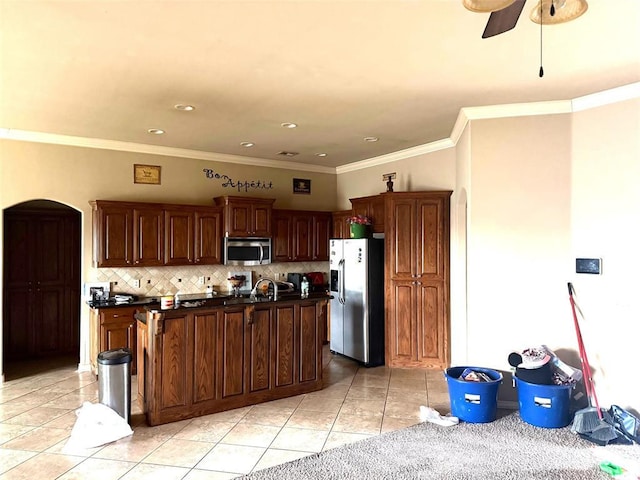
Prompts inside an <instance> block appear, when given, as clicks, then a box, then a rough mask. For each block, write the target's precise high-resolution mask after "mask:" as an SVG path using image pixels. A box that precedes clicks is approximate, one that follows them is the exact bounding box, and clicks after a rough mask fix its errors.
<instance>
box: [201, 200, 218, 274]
mask: <svg viewBox="0 0 640 480" xmlns="http://www.w3.org/2000/svg"><path fill="white" fill-rule="evenodd" d="M222 237H223V233H222V210H220V209H206V210H196V212H195V252H196V253H195V263H197V264H203V265H216V264H221V263H222Z"/></svg>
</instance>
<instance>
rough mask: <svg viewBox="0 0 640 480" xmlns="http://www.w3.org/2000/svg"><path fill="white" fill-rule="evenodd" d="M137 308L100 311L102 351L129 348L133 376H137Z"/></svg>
mask: <svg viewBox="0 0 640 480" xmlns="http://www.w3.org/2000/svg"><path fill="white" fill-rule="evenodd" d="M135 312H136V309H135V308H127V307H121V308H105V309H100V351H106V350H115V349H116V348H128V349H130V350H131V354H132V357H133V358H132V360H131V375H135V374H136V366H137V363H138V362H137V354H138V351H137V348H136V328H137V321H136V319H135V317H134V315H135Z"/></svg>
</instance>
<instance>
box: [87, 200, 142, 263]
mask: <svg viewBox="0 0 640 480" xmlns="http://www.w3.org/2000/svg"><path fill="white" fill-rule="evenodd" d="M93 215H94V220H93V222H94V224H93V232H94V233H93V234H94V235H98V236H99V237H100V238H97V239H94V243H95V246H94V252H93V253H94V262H95V264H96V265H97V266H98V267H122V266H127V265H132V264H133V242H132V240H133V231H132V229H133V209H132V208H131V207H130V206H124V205H114V204H102V203H97V206H96V207H94V211H93Z"/></svg>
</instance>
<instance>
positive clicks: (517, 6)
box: [462, 0, 588, 38]
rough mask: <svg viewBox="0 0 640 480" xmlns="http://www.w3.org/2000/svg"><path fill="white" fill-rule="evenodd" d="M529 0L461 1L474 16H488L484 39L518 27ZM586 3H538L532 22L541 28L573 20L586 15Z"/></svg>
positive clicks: (542, 0) (571, 0)
mask: <svg viewBox="0 0 640 480" xmlns="http://www.w3.org/2000/svg"><path fill="white" fill-rule="evenodd" d="M525 2H526V0H462V4H463V5H464V6H465V8H467V10H471V11H472V12H480V13H488V12H491V15H490V16H489V21H488V22H487V26H486V27H485V29H484V32H483V33H482V38H489V37H493V36H495V35H499V34H501V33H505V32H508V31H509V30H511V29H513V28H514V27H515V26H516V23H518V19H519V18H520V14H521V13H522V10H523V9H524V4H525ZM587 8H588V4H587V2H586V0H538V3H537V5H536V6H535V7H534V8H533V9H532V10H531V13H530V14H529V18H530V19H531V21H533V22H535V23H539V24H541V25H552V24H556V23H564V22H568V21H570V20H574V19H576V18H578V17H579V16H580V15H582V14H583V13H584V12H586V11H587Z"/></svg>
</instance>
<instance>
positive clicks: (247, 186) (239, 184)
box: [202, 168, 273, 192]
mask: <svg viewBox="0 0 640 480" xmlns="http://www.w3.org/2000/svg"><path fill="white" fill-rule="evenodd" d="M202 171H203V172H204V175H205V177H207V178H211V179H214V180H222V186H223V187H224V188H237V189H238V192H242V191H245V192H248V191H249V190H271V189H272V188H273V182H272V181H267V180H238V181H234V180H233V179H232V178H231V177H229V176H228V175H224V174H222V173H216V172H214V171H213V170H211V169H209V168H204V169H203V170H202Z"/></svg>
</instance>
